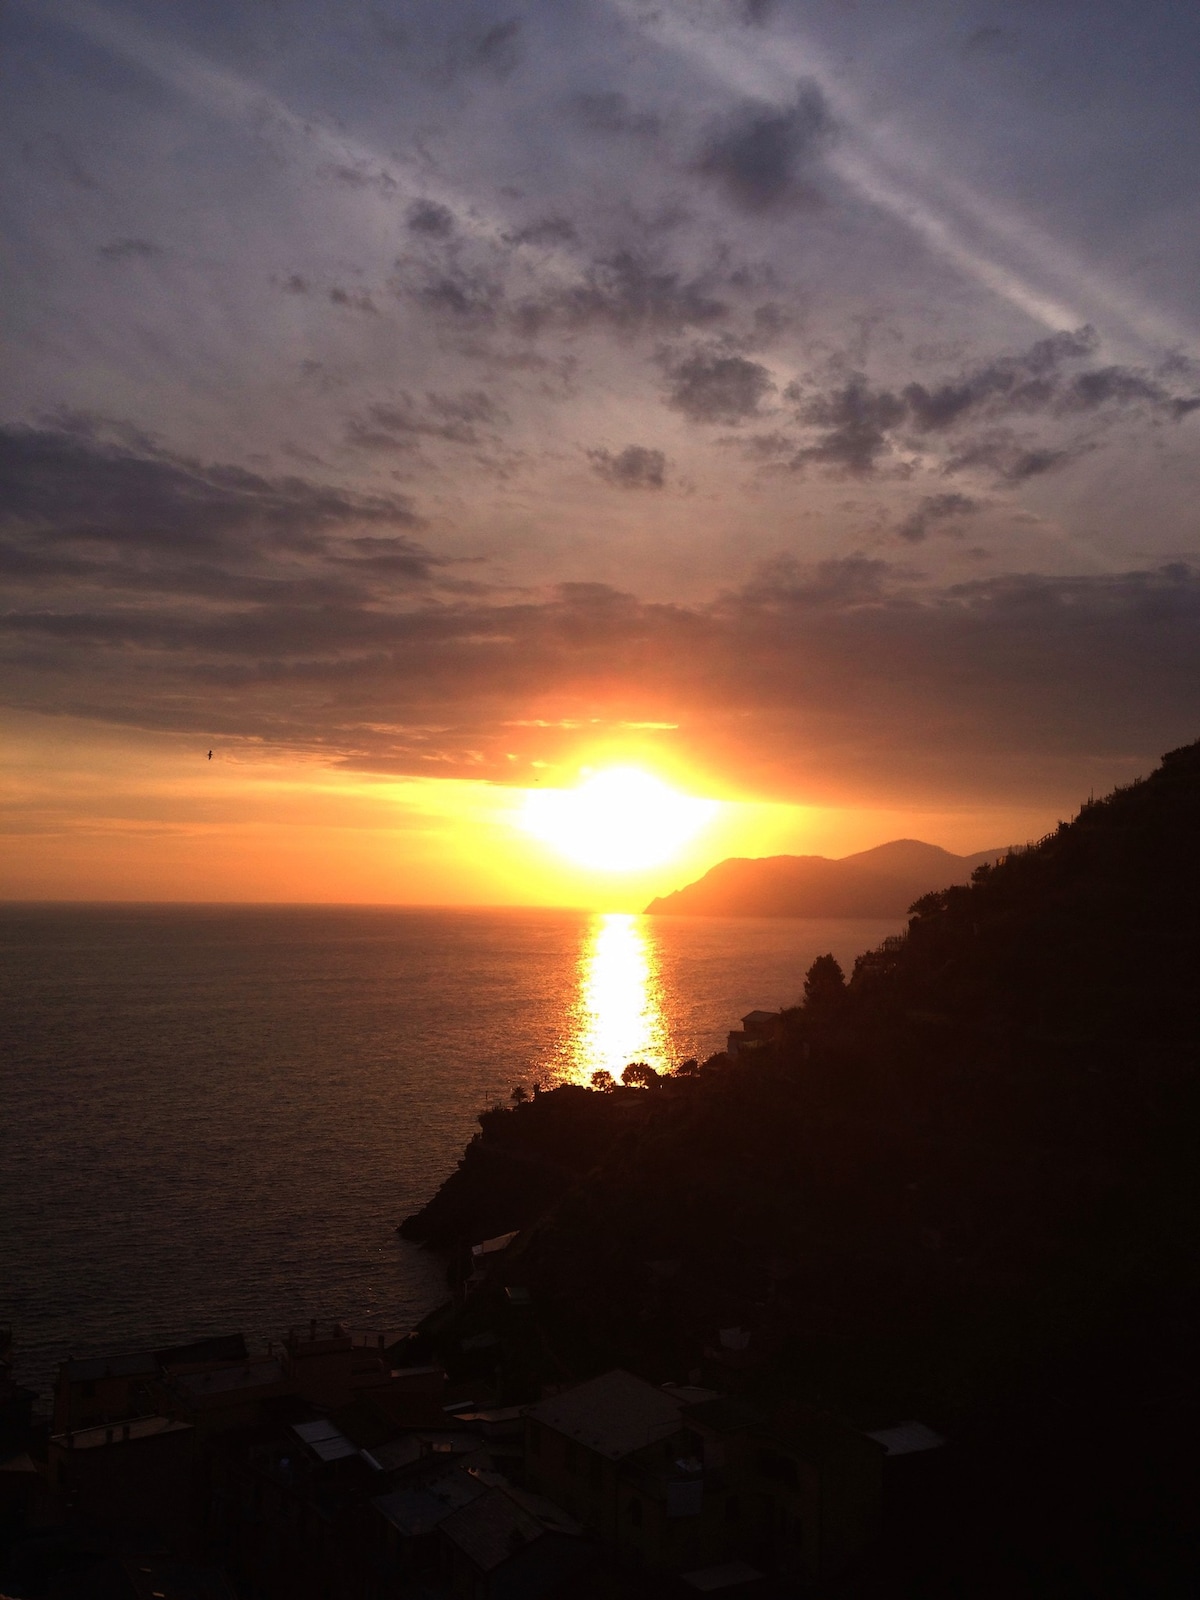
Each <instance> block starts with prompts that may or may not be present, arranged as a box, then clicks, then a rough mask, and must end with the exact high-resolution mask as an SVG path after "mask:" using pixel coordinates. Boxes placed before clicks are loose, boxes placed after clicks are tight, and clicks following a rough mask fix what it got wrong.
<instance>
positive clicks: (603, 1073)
mask: <svg viewBox="0 0 1200 1600" xmlns="http://www.w3.org/2000/svg"><path fill="white" fill-rule="evenodd" d="M591 1084H592V1088H593V1089H597V1090H599V1091H600V1092H601V1093H602V1094H607V1093H608V1092H609V1090H610V1089H615V1088H616V1087H617V1080H616V1079H615V1078H614V1077H613V1075H612V1073H611V1072H609V1071H608V1070H607V1068H605V1067H601V1068H600V1069H599V1071H597V1072H593V1073H592V1078H591Z"/></svg>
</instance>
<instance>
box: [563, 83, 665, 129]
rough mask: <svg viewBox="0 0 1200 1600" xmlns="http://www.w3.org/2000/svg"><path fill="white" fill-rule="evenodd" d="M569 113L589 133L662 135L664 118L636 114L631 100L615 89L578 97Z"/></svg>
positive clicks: (569, 103) (574, 99) (575, 98)
mask: <svg viewBox="0 0 1200 1600" xmlns="http://www.w3.org/2000/svg"><path fill="white" fill-rule="evenodd" d="M568 111H569V113H570V115H571V117H572V118H573V120H574V121H576V122H577V123H578V124H579V125H580V126H581V127H583V128H585V129H586V130H587V131H588V132H589V133H607V134H632V135H633V136H634V137H636V138H641V139H646V138H654V137H656V136H657V135H658V134H659V133H661V132H662V118H661V117H659V116H657V115H655V113H654V112H651V111H635V110H634V109H633V108H632V106H631V105H630V103H629V100H628V99H627V97H626V96H625V95H623V94H620V93H619V92H618V91H616V90H613V89H606V90H600V91H597V92H592V93H586V92H585V93H580V94H576V95H574V96H573V97H572V98H571V99H570V100H569V101H568Z"/></svg>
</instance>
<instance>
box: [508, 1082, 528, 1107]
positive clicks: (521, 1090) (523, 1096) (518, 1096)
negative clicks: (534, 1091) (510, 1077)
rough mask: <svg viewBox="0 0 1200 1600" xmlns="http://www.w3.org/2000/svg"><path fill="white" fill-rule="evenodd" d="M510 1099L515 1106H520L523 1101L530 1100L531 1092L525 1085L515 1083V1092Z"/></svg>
mask: <svg viewBox="0 0 1200 1600" xmlns="http://www.w3.org/2000/svg"><path fill="white" fill-rule="evenodd" d="M509 1099H510V1100H511V1101H512V1103H513V1104H514V1105H517V1106H519V1105H520V1104H521V1102H522V1101H523V1100H528V1099H529V1090H528V1089H527V1088H526V1087H525V1085H524V1084H523V1083H514V1084H513V1091H512V1094H511V1095H509Z"/></svg>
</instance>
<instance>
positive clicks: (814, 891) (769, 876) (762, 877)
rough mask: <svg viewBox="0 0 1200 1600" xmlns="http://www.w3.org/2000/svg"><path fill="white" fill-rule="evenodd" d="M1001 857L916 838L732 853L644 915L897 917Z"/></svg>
mask: <svg viewBox="0 0 1200 1600" xmlns="http://www.w3.org/2000/svg"><path fill="white" fill-rule="evenodd" d="M1004 853H1005V852H1004V851H1002V850H981V851H980V852H978V854H976V855H972V856H956V855H952V854H951V853H950V851H948V850H942V849H941V848H940V847H939V846H938V845H935V844H923V843H922V842H921V841H920V840H919V839H893V840H892V842H891V843H890V844H881V845H878V846H876V848H875V849H873V850H862V851H860V852H859V853H858V854H857V855H852V856H843V857H841V858H840V859H838V860H830V859H829V858H828V857H826V856H765V857H760V858H757V859H746V858H744V857H741V856H734V857H731V858H730V859H729V860H727V861H721V862H718V864H717V865H716V866H715V867H712V868H710V870H709V871H708V872H706V873H705V874H704V876H703V877H702V878H700V879H698V880H697V881H696V882H695V883H689V884H687V885H686V886H685V887H684V888H682V889H676V890H675V891H674V892H673V893H672V894H666V895H661V896H660V897H659V898H658V899H657V900H652V901H651V902H650V904H649V905H648V906H647V907H646V911H647V912H648V913H649V914H651V915H654V916H689V917H902V916H903V915H904V914H905V912H906V911H907V910H908V908H909V906H910V905H911V904H912V902H913V901H914V900H916V899H917V898H918V896H920V895H923V894H925V893H926V892H927V891H928V890H930V889H932V888H935V887H939V886H943V885H946V884H956V883H968V882H969V881H970V877H971V874H972V872H974V870H975V868H976V867H979V866H983V865H984V864H985V863H989V864H990V863H991V862H993V861H995V860H997V859H998V858H999V857H1000V856H1002V855H1003V854H1004Z"/></svg>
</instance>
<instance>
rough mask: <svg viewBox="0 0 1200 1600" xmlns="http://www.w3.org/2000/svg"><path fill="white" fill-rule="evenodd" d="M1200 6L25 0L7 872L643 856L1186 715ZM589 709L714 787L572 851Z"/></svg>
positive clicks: (12, 50) (628, 880)
mask: <svg viewBox="0 0 1200 1600" xmlns="http://www.w3.org/2000/svg"><path fill="white" fill-rule="evenodd" d="M1198 49H1200V12H1198V11H1196V10H1195V8H1193V7H1189V6H1181V5H1179V4H1178V3H1176V0H1170V3H1168V0H1143V3H1142V4H1139V5H1138V6H1136V7H1135V6H1130V5H1129V4H1128V3H1127V0H1120V3H1116V0H1058V3H1056V4H1055V5H1054V6H1045V5H1039V4H1035V3H1033V0H992V3H983V0H979V3H976V0H955V3H949V0H854V3H851V0H806V3H801V0H776V3H771V0H654V3H642V0H579V3H576V0H526V3H518V0H512V3H508V0H506V3H497V4H492V3H483V0H480V3H471V0H458V3H456V4H453V5H446V4H445V3H436V0H429V3H422V0H405V3H400V0H340V3H339V4H338V5H336V6H334V5H329V4H324V5H318V4H314V3H309V0H269V3H268V0H263V3H261V4H258V5H255V6H246V5H244V4H233V3H222V0H205V3H204V4H198V3H195V0H191V3H189V0H177V3H175V4H172V5H171V6H169V7H164V6H162V5H157V4H150V3H129V0H104V3H99V0H97V3H90V0H36V3H35V0H6V3H5V5H4V6H3V9H2V10H0V140H2V144H3V155H4V160H3V163H2V171H3V174H4V176H3V180H2V190H0V208H2V209H0V217H2V224H3V225H2V228H0V234H2V243H0V251H2V253H3V254H2V263H0V270H2V272H3V281H4V284H5V297H4V298H5V316H4V328H5V333H4V340H5V344H4V359H3V363H2V367H0V570H2V573H3V579H2V582H3V587H4V596H3V600H2V603H0V652H3V667H2V672H0V743H2V746H3V752H4V753H3V776H2V778H0V804H2V805H3V810H4V824H5V825H4V835H5V843H4V846H3V851H2V853H0V869H2V870H0V892H2V893H4V894H6V895H8V896H10V897H18V898H39V897H43V896H45V897H51V898H84V899H88V898H130V899H158V898H164V899H333V900H372V899H382V900H399V901H420V902H423V903H439V902H468V903H490V902H503V901H531V900H532V901H538V900H541V901H550V902H554V903H586V902H589V901H593V900H596V899H597V897H599V898H601V899H603V898H604V896H605V895H608V896H609V897H610V898H612V897H614V896H615V898H616V899H617V900H621V898H622V897H624V899H625V901H626V902H628V903H629V904H634V903H637V901H638V900H639V898H641V899H644V898H648V897H649V896H650V895H652V894H657V893H661V892H664V891H665V890H667V889H669V888H672V887H675V886H676V885H677V883H679V882H685V881H687V880H688V879H689V878H690V877H694V876H695V875H696V873H697V871H698V870H702V869H703V867H704V866H706V865H708V864H711V862H713V861H715V860H717V859H720V858H721V856H722V855H727V854H731V853H737V854H764V853H772V852H776V851H781V850H791V851H818V852H821V853H826V854H844V853H847V852H848V851H851V850H856V849H862V848H866V847H869V846H871V845H874V844H878V843H881V842H882V841H883V840H885V839H888V838H892V837H897V836H908V837H920V838H926V839H930V840H931V841H932V842H935V843H940V844H943V845H945V846H946V847H947V848H950V849H954V850H957V851H961V852H969V851H974V850H981V849H987V848H995V847H999V846H1002V845H1004V844H1006V843H1011V842H1018V841H1021V840H1024V839H1026V838H1031V837H1036V836H1037V835H1038V834H1040V833H1042V832H1044V831H1045V830H1046V829H1048V828H1050V827H1052V826H1053V825H1054V823H1055V822H1056V820H1057V819H1058V818H1059V817H1063V816H1069V815H1070V814H1072V812H1073V810H1074V809H1075V808H1077V806H1078V804H1079V802H1080V801H1081V800H1083V799H1085V798H1086V797H1087V795H1088V793H1089V792H1093V791H1094V792H1096V793H1100V792H1103V791H1104V790H1106V789H1108V788H1110V787H1111V786H1112V785H1113V784H1116V783H1121V782H1128V781H1130V780H1131V779H1132V778H1135V777H1136V776H1138V775H1140V774H1142V773H1144V772H1146V771H1148V770H1149V769H1150V768H1151V767H1152V766H1153V765H1154V764H1155V762H1156V761H1157V759H1158V757H1159V756H1160V755H1161V754H1162V752H1163V751H1165V750H1167V749H1170V748H1172V747H1174V746H1177V745H1179V744H1182V743H1186V742H1188V741H1190V740H1191V739H1193V738H1195V737H1197V736H1198V735H1200V628H1198V622H1200V532H1198V530H1197V527H1196V518H1197V512H1196V507H1197V504H1198V490H1200V459H1198V456H1197V450H1196V443H1197V438H1198V436H1200V304H1198V290H1197V285H1198V284H1200V271H1198V270H1197V269H1198V267H1200V260H1198V257H1200V211H1198V208H1197V204H1196V200H1197V179H1196V173H1197V171H1200V115H1198V112H1200V78H1198V77H1197V74H1196V72H1195V61H1196V59H1197V52H1198ZM210 749H211V750H212V751H213V759H212V760H211V761H209V759H208V756H207V752H208V751H209V750H210ZM613 763H620V764H624V765H634V766H639V767H641V768H643V769H644V770H646V771H649V772H651V773H654V774H657V775H659V776H660V777H662V778H663V779H664V780H666V781H668V782H669V783H671V784H673V785H674V786H675V787H677V788H678V789H679V790H680V791H682V792H684V793H687V794H690V795H698V796H705V797H710V798H712V799H717V800H720V801H722V802H725V804H724V805H723V807H722V808H720V810H719V812H717V813H714V815H715V816H716V820H715V821H714V822H713V823H712V825H711V826H710V827H708V828H707V829H706V830H705V831H704V832H703V833H702V835H701V836H700V837H699V838H698V839H696V840H693V841H692V843H691V844H689V845H688V846H687V847H686V848H685V849H684V850H682V851H681V853H680V854H679V855H678V856H677V857H676V858H675V860H674V861H673V862H672V863H671V864H670V867H669V870H668V869H663V870H659V871H657V872H653V871H652V872H648V873H647V872H640V873H635V874H632V875H630V874H627V875H626V876H625V877H624V878H623V879H622V881H621V884H620V885H619V886H616V885H613V884H612V883H611V882H610V883H608V885H607V887H606V886H605V883H604V880H603V878H602V876H601V877H597V875H596V874H595V873H591V872H588V871H586V870H582V869H579V868H578V867H576V866H572V865H571V864H569V863H566V862H564V861H563V860H562V859H560V858H556V857H555V856H554V855H553V853H552V852H550V851H548V850H547V849H546V848H545V847H544V845H542V844H541V843H539V841H538V840H536V839H534V838H533V837H532V836H531V835H530V834H529V833H528V832H527V831H523V830H522V827H521V826H520V818H521V815H522V810H521V808H522V805H523V803H524V802H523V796H524V795H525V793H526V792H527V791H530V790H535V789H536V790H546V789H554V788H557V787H570V786H571V785H573V784H575V783H577V782H578V780H579V778H580V775H581V774H584V775H586V774H587V773H588V772H589V771H592V772H594V771H597V770H602V769H603V768H604V767H605V766H606V765H611V764H613Z"/></svg>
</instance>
